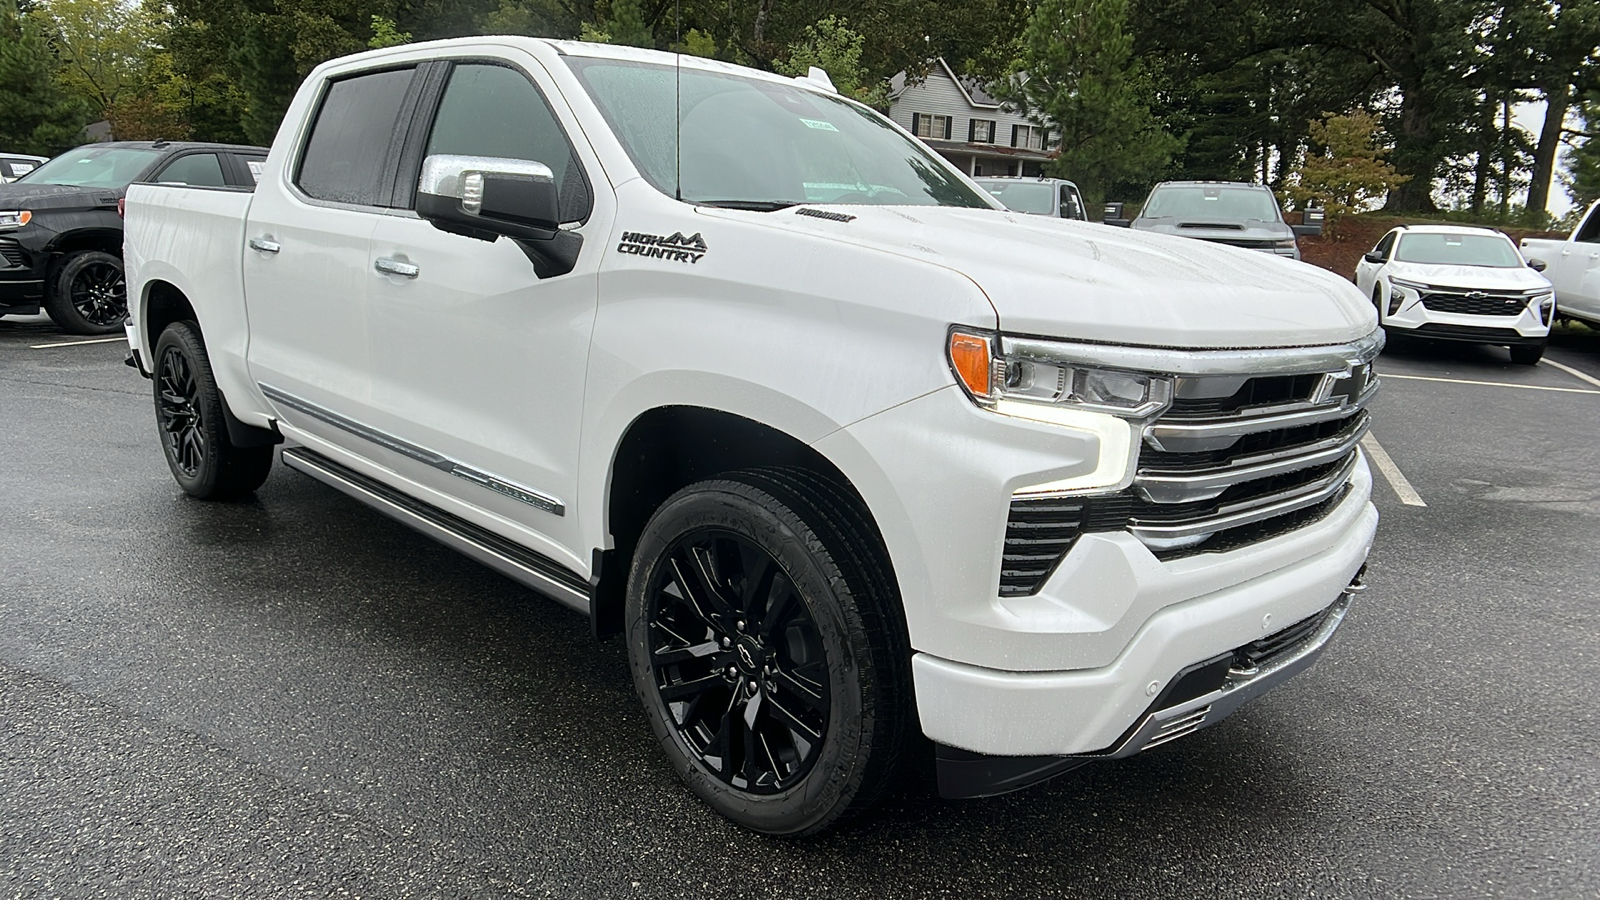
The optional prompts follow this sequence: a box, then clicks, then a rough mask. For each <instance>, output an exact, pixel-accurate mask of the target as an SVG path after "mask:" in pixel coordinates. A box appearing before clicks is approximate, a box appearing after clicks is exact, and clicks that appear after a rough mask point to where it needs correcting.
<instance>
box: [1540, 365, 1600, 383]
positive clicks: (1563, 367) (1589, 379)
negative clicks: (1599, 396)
mask: <svg viewBox="0 0 1600 900" xmlns="http://www.w3.org/2000/svg"><path fill="white" fill-rule="evenodd" d="M1539 362H1541V363H1543V364H1545V365H1547V366H1555V367H1556V368H1558V369H1560V370H1561V371H1563V372H1565V373H1567V374H1568V375H1571V376H1573V377H1575V378H1581V379H1583V380H1584V381H1587V382H1589V383H1590V384H1592V385H1594V386H1595V387H1600V378H1596V377H1594V376H1593V375H1590V374H1588V373H1586V372H1579V371H1578V370H1577V369H1574V368H1573V367H1571V366H1568V365H1563V364H1561V363H1558V362H1556V361H1555V360H1553V359H1541V360H1539Z"/></svg>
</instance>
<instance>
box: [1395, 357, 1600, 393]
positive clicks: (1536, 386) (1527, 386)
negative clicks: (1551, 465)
mask: <svg viewBox="0 0 1600 900" xmlns="http://www.w3.org/2000/svg"><path fill="white" fill-rule="evenodd" d="M1554 365H1558V366H1560V365H1561V364H1560V363H1554ZM1561 367H1562V368H1563V369H1564V368H1566V366H1561ZM1578 374H1581V373H1578ZM1380 377H1381V378H1382V379H1383V380H1384V381H1388V380H1389V379H1391V378H1400V379H1404V380H1406V381H1442V382H1444V383H1445V384H1476V385H1481V386H1483V387H1504V388H1521V389H1523V390H1525V391H1556V392H1558V393H1562V394H1600V391H1591V390H1589V389H1588V388H1564V387H1547V386H1545V385H1542V384H1511V383H1510V382H1507V381H1471V380H1469V379H1466V378H1433V377H1431V376H1428V375H1396V374H1394V373H1392V372H1384V373H1382V375H1381V376H1380ZM1589 380H1591V381H1592V380H1593V379H1589ZM1596 383H1597V384H1600V382H1596Z"/></svg>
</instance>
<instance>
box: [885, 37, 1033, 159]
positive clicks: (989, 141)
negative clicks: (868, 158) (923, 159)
mask: <svg viewBox="0 0 1600 900" xmlns="http://www.w3.org/2000/svg"><path fill="white" fill-rule="evenodd" d="M889 118H891V119H893V120H894V121H895V122H897V123H898V124H899V125H901V126H902V127H904V128H905V129H906V130H907V131H909V132H911V133H912V134H914V135H916V136H917V137H919V138H921V139H922V141H923V143H925V144H927V145H928V146H929V147H931V148H932V149H934V150H935V151H937V152H938V153H939V154H940V155H941V156H943V157H944V158H945V159H948V160H950V161H951V162H952V163H955V164H956V166H958V167H959V168H960V169H961V170H962V171H963V172H966V173H967V174H969V175H1040V174H1043V169H1044V164H1045V163H1046V162H1048V161H1049V160H1051V159H1054V158H1055V156H1056V135H1054V134H1049V133H1047V130H1046V129H1045V128H1043V127H1041V126H1039V125H1036V124H1034V123H1033V122H1031V121H1029V119H1028V118H1027V116H1024V115H1022V114H1020V113H1018V112H1017V111H1015V110H1014V109H1011V108H1010V107H1008V106H1007V105H1006V104H1004V103H1001V102H1000V101H999V100H997V99H995V98H994V97H991V96H989V94H988V92H986V91H985V90H984V89H983V86H982V85H980V84H978V83H976V82H974V81H972V80H970V79H965V78H960V77H957V75H956V73H955V72H954V71H953V70H951V68H950V65H949V64H948V63H946V62H945V61H944V60H943V59H937V60H935V61H934V64H933V68H932V70H931V71H929V72H928V77H927V78H925V79H923V80H922V81H920V82H918V83H916V84H910V83H908V79H907V78H906V73H904V72H901V73H900V74H898V75H896V76H894V77H893V78H891V79H890V80H889Z"/></svg>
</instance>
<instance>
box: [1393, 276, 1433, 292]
mask: <svg viewBox="0 0 1600 900" xmlns="http://www.w3.org/2000/svg"><path fill="white" fill-rule="evenodd" d="M1389 286H1390V287H1397V288H1405V289H1406V290H1408V291H1415V292H1417V293H1419V294H1420V293H1422V292H1423V291H1431V290H1433V288H1432V287H1430V286H1429V285H1426V284H1423V283H1422V282H1420V281H1407V280H1405V279H1404V278H1390V279H1389Z"/></svg>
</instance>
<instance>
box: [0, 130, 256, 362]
mask: <svg viewBox="0 0 1600 900" xmlns="http://www.w3.org/2000/svg"><path fill="white" fill-rule="evenodd" d="M266 158H267V151H266V149H265V148H263V147H237V146H233V145H230V144H191V143H177V142H171V141H154V142H151V141H120V142H112V143H104V144H88V145H86V146H83V147H79V148H77V149H76V150H69V151H67V152H66V153H63V154H61V155H60V156H57V157H56V158H55V159H52V160H50V161H49V162H47V163H45V164H43V165H41V166H39V167H38V168H37V169H34V170H33V171H31V172H29V173H28V174H27V175H25V176H23V178H22V179H21V180H20V181H15V182H12V183H10V184H0V315H6V314H8V313H9V314H15V315H32V314H35V313H37V312H39V308H40V306H41V305H42V306H43V307H44V311H45V312H47V313H49V314H50V318H52V319H54V320H55V322H56V324H57V325H60V326H61V327H62V328H64V329H66V330H67V331H71V332H76V333H78V334H112V333H115V332H116V331H118V330H120V329H121V328H122V320H123V319H125V318H127V315H128V290H127V284H126V283H125V282H124V281H123V278H122V217H121V216H120V215H119V209H118V207H119V205H120V204H121V201H122V195H123V193H124V192H126V191H127V189H128V185H130V184H132V183H133V182H135V181H153V182H163V183H167V184H187V185H191V186H194V187H212V188H218V189H221V190H244V191H248V190H254V188H255V183H256V178H257V177H258V176H259V175H260V172H261V164H262V162H263V161H264V160H265V159H266Z"/></svg>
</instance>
